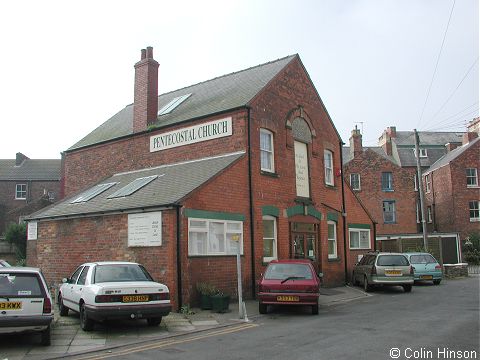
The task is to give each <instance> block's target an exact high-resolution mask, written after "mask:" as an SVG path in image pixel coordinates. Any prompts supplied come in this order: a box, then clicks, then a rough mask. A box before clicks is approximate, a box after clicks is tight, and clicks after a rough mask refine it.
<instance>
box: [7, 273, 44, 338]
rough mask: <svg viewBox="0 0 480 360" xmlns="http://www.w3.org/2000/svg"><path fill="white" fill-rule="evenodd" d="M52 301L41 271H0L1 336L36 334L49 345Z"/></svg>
mask: <svg viewBox="0 0 480 360" xmlns="http://www.w3.org/2000/svg"><path fill="white" fill-rule="evenodd" d="M52 320H53V309H52V298H51V296H50V292H49V291H48V287H47V283H46V281H45V278H44V277H43V275H42V273H41V271H40V270H39V269H37V268H29V267H0V334H9V333H21V332H38V333H40V334H41V344H42V345H50V324H51V323H52Z"/></svg>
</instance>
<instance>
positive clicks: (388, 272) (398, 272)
mask: <svg viewBox="0 0 480 360" xmlns="http://www.w3.org/2000/svg"><path fill="white" fill-rule="evenodd" d="M385 275H390V276H401V275H402V270H385Z"/></svg>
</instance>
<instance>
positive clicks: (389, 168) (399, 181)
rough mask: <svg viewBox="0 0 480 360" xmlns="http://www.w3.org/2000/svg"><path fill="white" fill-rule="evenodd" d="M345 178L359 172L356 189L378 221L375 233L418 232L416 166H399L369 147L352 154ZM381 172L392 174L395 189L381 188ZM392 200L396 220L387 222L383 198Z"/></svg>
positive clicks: (348, 178)
mask: <svg viewBox="0 0 480 360" xmlns="http://www.w3.org/2000/svg"><path fill="white" fill-rule="evenodd" d="M344 172H345V179H346V180H347V181H348V182H349V181H350V174H352V173H357V174H360V182H361V190H360V191H355V193H356V194H357V196H358V197H359V198H360V200H361V201H362V202H363V204H364V205H365V206H366V208H367V209H368V211H369V212H370V214H371V215H372V217H373V218H374V220H375V221H376V222H377V223H378V225H377V234H378V235H383V234H402V233H403V234H405V233H416V232H417V221H416V199H417V196H418V195H417V192H416V191H415V190H414V174H415V172H416V169H415V168H413V167H411V168H401V167H399V166H397V165H395V164H393V163H392V162H390V161H388V160H387V159H385V158H384V157H382V156H380V155H378V154H377V153H375V152H374V151H372V150H370V149H366V150H365V151H364V152H363V153H362V154H361V155H360V156H358V157H355V158H354V159H353V160H351V161H350V162H349V163H347V164H346V165H345V166H344ZM382 172H391V173H392V174H393V189H394V191H391V192H386V191H383V190H382ZM384 200H394V201H395V208H396V222H395V223H394V224H386V223H385V222H384V219H383V201H384Z"/></svg>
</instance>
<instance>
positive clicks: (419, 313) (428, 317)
mask: <svg viewBox="0 0 480 360" xmlns="http://www.w3.org/2000/svg"><path fill="white" fill-rule="evenodd" d="M479 280H480V278H479V277H471V278H467V279H460V280H450V281H444V282H442V284H441V285H440V286H433V285H420V286H415V287H414V289H413V291H412V293H409V294H407V293H404V292H403V290H402V289H401V288H391V289H385V290H378V291H376V292H375V293H374V294H375V295H374V296H371V297H365V298H362V299H358V300H356V301H352V302H347V303H343V304H342V303H339V304H338V305H334V306H329V307H324V308H322V309H320V314H319V315H318V316H312V315H310V313H309V311H308V309H300V310H288V309H280V310H279V311H278V312H275V313H271V314H268V315H267V316H261V317H258V318H256V319H255V321H254V322H253V323H251V324H238V325H236V326H233V327H228V328H217V329H215V330H212V331H211V332H201V333H196V334H189V335H186V336H179V337H175V338H172V339H163V340H157V341H155V342H151V343H143V344H141V345H140V346H136V347H124V348H117V349H112V350H109V352H106V351H102V352H98V353H95V354H90V355H88V356H86V357H83V358H85V359H90V358H97V359H98V358H110V357H111V358H115V359H159V358H161V359H195V360H202V359H205V360H207V359H208V360H211V359H222V360H230V359H275V360H282V359H288V360H304V359H369V360H375V359H391V358H398V359H408V358H410V359H453V358H454V357H453V356H452V353H451V352H450V351H455V352H456V353H455V355H456V356H457V358H459V356H458V354H459V353H458V352H459V351H460V352H462V354H463V357H465V355H469V356H470V358H475V357H474V356H476V358H477V359H478V358H480V349H479V340H478V339H479ZM392 348H394V350H393V352H392V353H391V354H390V349H392ZM396 349H398V350H396ZM465 351H467V352H468V353H465ZM391 355H392V356H391Z"/></svg>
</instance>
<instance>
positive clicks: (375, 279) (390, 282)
mask: <svg viewBox="0 0 480 360" xmlns="http://www.w3.org/2000/svg"><path fill="white" fill-rule="evenodd" d="M352 284H353V285H359V284H363V288H364V290H365V291H366V292H369V291H371V290H372V288H373V287H374V286H377V285H378V286H380V285H381V286H402V287H403V289H404V290H405V292H410V291H412V285H413V267H412V266H411V265H410V262H409V261H408V259H407V257H406V256H405V255H403V254H400V253H387V252H370V253H367V254H365V255H364V256H363V257H362V259H361V260H360V262H358V263H357V264H356V265H355V266H354V268H353V273H352Z"/></svg>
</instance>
